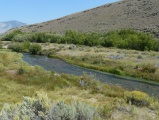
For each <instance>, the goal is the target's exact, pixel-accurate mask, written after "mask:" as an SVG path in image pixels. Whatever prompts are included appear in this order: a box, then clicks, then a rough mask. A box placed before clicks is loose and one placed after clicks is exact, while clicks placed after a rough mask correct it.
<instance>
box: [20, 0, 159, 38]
mask: <svg viewBox="0 0 159 120" xmlns="http://www.w3.org/2000/svg"><path fill="white" fill-rule="evenodd" d="M158 22H159V1H158V0H131V1H130V0H123V1H118V2H114V3H109V4H105V5H102V6H98V7H96V8H92V9H88V10H84V11H82V12H77V13H73V14H71V15H68V16H64V17H61V18H58V19H55V20H50V21H46V22H43V23H38V24H33V25H28V26H25V27H21V28H20V29H21V30H22V31H25V32H50V31H54V32H57V33H59V34H63V33H64V32H65V31H66V30H68V29H69V30H76V31H79V32H102V33H105V32H107V31H110V30H116V29H128V28H130V29H135V30H139V31H143V32H150V33H152V34H154V35H155V36H156V37H159V25H158Z"/></svg>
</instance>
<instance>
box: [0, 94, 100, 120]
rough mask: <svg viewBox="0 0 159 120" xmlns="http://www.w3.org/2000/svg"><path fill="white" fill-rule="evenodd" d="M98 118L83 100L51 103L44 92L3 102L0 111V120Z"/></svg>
mask: <svg viewBox="0 0 159 120" xmlns="http://www.w3.org/2000/svg"><path fill="white" fill-rule="evenodd" d="M96 118H99V116H97V112H96V109H95V108H94V107H92V106H90V105H88V104H85V103H83V102H72V104H67V103H65V102H64V101H59V102H56V103H51V102H50V100H49V99H48V97H47V95H46V94H45V93H43V92H42V93H37V94H36V95H35V97H34V98H30V97H24V101H23V102H22V103H21V104H16V105H9V104H5V105H4V106H3V108H2V110H1V112H0V120H94V119H96Z"/></svg>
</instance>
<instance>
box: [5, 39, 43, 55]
mask: <svg viewBox="0 0 159 120" xmlns="http://www.w3.org/2000/svg"><path fill="white" fill-rule="evenodd" d="M8 48H9V49H12V50H13V51H15V52H30V53H31V54H37V53H38V52H39V51H41V50H42V47H41V45H39V44H30V42H28V41H24V42H21V43H19V42H13V43H11V44H9V46H8Z"/></svg>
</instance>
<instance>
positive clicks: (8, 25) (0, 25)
mask: <svg viewBox="0 0 159 120" xmlns="http://www.w3.org/2000/svg"><path fill="white" fill-rule="evenodd" d="M23 25H26V24H25V23H22V22H18V21H6V22H0V34H2V33H5V32H6V31H8V30H10V29H12V28H17V27H20V26H23Z"/></svg>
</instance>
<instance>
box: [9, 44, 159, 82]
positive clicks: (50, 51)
mask: <svg viewBox="0 0 159 120" xmlns="http://www.w3.org/2000/svg"><path fill="white" fill-rule="evenodd" d="M31 46H39V47H40V46H41V47H40V49H37V47H31ZM8 48H9V49H12V50H13V51H16V52H30V53H32V52H31V51H30V50H31V49H30V48H32V49H33V50H34V51H36V52H34V53H32V54H40V55H47V56H50V57H57V58H60V59H63V60H65V61H67V62H69V63H71V64H74V65H78V66H81V67H85V68H90V69H94V70H98V71H103V72H109V73H112V74H116V75H120V76H131V77H136V78H139V79H146V80H149V81H156V82H158V81H159V62H158V60H159V53H158V52H154V51H136V50H126V49H123V50H122V49H117V48H105V47H100V46H98V47H89V46H83V45H74V44H53V43H38V44H37V43H36V44H35V43H33V44H32V43H30V42H28V41H27V42H26V41H25V42H21V43H19V42H11V43H8ZM77 61H78V62H77Z"/></svg>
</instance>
